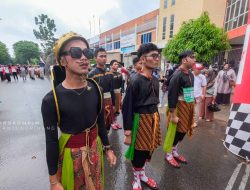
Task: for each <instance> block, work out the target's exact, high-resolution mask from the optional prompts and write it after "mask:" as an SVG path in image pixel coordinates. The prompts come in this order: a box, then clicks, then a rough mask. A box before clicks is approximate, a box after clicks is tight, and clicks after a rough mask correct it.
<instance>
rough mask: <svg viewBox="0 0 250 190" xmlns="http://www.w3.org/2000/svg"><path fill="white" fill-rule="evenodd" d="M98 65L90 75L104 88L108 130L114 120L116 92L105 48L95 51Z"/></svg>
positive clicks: (105, 117) (105, 118)
mask: <svg viewBox="0 0 250 190" xmlns="http://www.w3.org/2000/svg"><path fill="white" fill-rule="evenodd" d="M95 58H96V63H97V65H96V67H95V68H94V69H93V70H92V71H90V73H89V75H88V77H89V78H92V79H94V80H95V81H96V82H97V83H98V84H99V85H100V87H101V88H102V90H103V93H104V120H105V126H106V128H107V130H108V131H109V130H110V127H111V124H112V123H113V121H114V106H115V93H114V87H113V73H112V72H110V71H107V70H106V68H105V64H106V62H107V53H106V51H105V49H103V48H98V49H96V51H95Z"/></svg>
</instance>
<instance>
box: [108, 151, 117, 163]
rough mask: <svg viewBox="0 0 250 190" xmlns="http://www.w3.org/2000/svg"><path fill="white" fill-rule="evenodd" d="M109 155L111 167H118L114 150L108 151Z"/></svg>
mask: <svg viewBox="0 0 250 190" xmlns="http://www.w3.org/2000/svg"><path fill="white" fill-rule="evenodd" d="M107 155H108V160H109V164H110V167H112V166H115V165H116V156H115V154H114V152H113V150H108V151H107Z"/></svg>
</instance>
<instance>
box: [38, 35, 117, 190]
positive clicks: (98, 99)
mask: <svg viewBox="0 0 250 190" xmlns="http://www.w3.org/2000/svg"><path fill="white" fill-rule="evenodd" d="M53 51H54V57H55V59H56V63H57V64H58V65H59V67H64V68H65V78H64V80H63V82H62V83H60V84H58V86H56V87H55V85H54V84H55V83H54V81H53V80H57V78H56V76H55V75H54V74H55V72H54V70H53V68H52V69H51V78H52V91H50V92H49V93H48V94H47V95H45V97H44V98H43V100H42V107H41V111H42V117H43V123H44V129H45V137H46V157H47V165H48V170H49V180H50V189H51V190H63V189H79V190H80V189H83V188H84V187H86V189H98V190H102V189H103V188H104V186H103V181H102V179H103V178H102V163H103V160H101V159H102V150H103V148H104V149H105V152H106V154H107V156H108V159H109V161H110V165H111V166H113V165H115V164H116V156H115V155H114V152H113V151H112V150H111V149H110V145H109V140H108V136H107V131H106V128H105V125H104V116H103V115H104V114H103V107H102V101H103V98H102V92H101V91H100V89H99V86H98V85H97V84H96V82H95V81H94V80H92V79H87V78H86V77H87V74H88V68H89V64H90V63H89V58H90V51H89V45H88V42H87V41H86V40H85V38H83V37H82V36H80V35H78V34H76V33H73V32H70V33H67V34H65V35H63V36H62V37H61V38H59V39H58V41H57V42H56V43H55V46H54V49H53ZM58 130H60V132H61V136H60V138H59V140H58ZM84 189H85V188H84Z"/></svg>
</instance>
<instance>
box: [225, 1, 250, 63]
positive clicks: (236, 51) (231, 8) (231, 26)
mask: <svg viewBox="0 0 250 190" xmlns="http://www.w3.org/2000/svg"><path fill="white" fill-rule="evenodd" d="M226 2H227V4H226V9H225V19H224V30H225V31H226V32H227V35H228V39H229V43H230V44H231V46H232V49H231V50H230V51H228V52H226V55H225V58H226V59H227V60H228V61H229V62H231V63H232V64H235V65H236V66H237V63H239V62H240V58H241V53H242V47H243V43H244V38H245V33H246V28H247V21H248V19H250V15H249V10H250V7H249V0H227V1H226Z"/></svg>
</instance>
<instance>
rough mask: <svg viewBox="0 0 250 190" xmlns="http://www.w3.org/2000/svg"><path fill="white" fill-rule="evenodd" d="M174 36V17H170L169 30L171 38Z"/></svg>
mask: <svg viewBox="0 0 250 190" xmlns="http://www.w3.org/2000/svg"><path fill="white" fill-rule="evenodd" d="M173 36H174V15H171V17H170V30H169V38H172V37H173Z"/></svg>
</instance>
